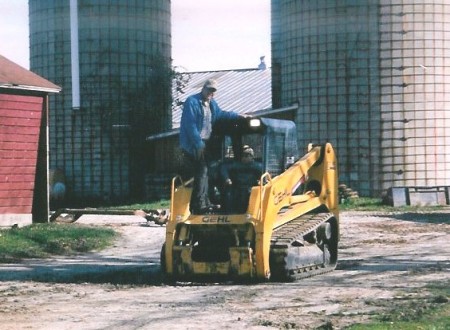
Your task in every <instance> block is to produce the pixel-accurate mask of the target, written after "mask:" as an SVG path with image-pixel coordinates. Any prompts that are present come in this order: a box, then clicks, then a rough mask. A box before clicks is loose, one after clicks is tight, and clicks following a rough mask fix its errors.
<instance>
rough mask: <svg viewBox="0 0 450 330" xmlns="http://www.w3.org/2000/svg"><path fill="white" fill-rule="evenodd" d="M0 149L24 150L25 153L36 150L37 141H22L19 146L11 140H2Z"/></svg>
mask: <svg viewBox="0 0 450 330" xmlns="http://www.w3.org/2000/svg"><path fill="white" fill-rule="evenodd" d="M0 149H2V150H5V151H8V150H22V151H23V152H24V153H26V152H31V151H33V152H36V150H37V143H34V142H33V143H31V142H22V143H21V144H20V145H19V146H18V145H17V144H14V143H11V142H3V141H1V140H0Z"/></svg>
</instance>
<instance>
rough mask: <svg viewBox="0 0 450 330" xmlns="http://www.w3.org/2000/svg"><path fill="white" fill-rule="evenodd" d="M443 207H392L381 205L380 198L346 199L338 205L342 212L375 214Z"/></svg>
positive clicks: (439, 208)
mask: <svg viewBox="0 0 450 330" xmlns="http://www.w3.org/2000/svg"><path fill="white" fill-rule="evenodd" d="M445 208H446V207H445V206H439V205H437V206H401V207H393V206H390V205H385V204H383V202H382V200H381V199H380V198H369V197H359V198H353V199H346V200H345V201H344V202H343V203H341V204H339V209H340V210H342V211H376V212H418V211H421V212H423V211H438V210H442V209H445Z"/></svg>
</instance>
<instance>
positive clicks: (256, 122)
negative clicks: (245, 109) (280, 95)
mask: <svg viewBox="0 0 450 330" xmlns="http://www.w3.org/2000/svg"><path fill="white" fill-rule="evenodd" d="M249 125H250V127H259V126H261V120H260V119H259V118H252V119H250V123H249Z"/></svg>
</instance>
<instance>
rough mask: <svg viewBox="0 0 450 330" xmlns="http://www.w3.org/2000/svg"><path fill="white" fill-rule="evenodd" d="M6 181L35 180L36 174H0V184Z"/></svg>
mask: <svg viewBox="0 0 450 330" xmlns="http://www.w3.org/2000/svg"><path fill="white" fill-rule="evenodd" d="M5 182H34V174H12V175H2V176H0V184H2V183H5Z"/></svg>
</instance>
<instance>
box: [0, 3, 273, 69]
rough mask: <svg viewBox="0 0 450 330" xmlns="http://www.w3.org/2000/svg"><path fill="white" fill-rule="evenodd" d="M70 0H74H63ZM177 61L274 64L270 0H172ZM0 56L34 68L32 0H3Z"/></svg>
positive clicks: (220, 65)
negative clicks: (31, 59)
mask: <svg viewBox="0 0 450 330" xmlns="http://www.w3.org/2000/svg"><path fill="white" fill-rule="evenodd" d="M58 1H69V0H58ZM171 2H172V59H173V65H174V66H176V67H178V68H179V69H180V70H183V71H211V70H231V69H249V68H256V67H257V66H258V64H259V62H260V60H259V58H260V56H265V60H266V64H267V65H268V66H270V58H271V57H270V55H271V54H270V0H245V1H243V0H226V1H223V0H222V1H219V0H216V1H214V0H172V1H171ZM0 24H1V27H2V28H1V29H0V55H3V56H5V57H7V58H8V59H10V60H11V61H13V62H15V63H17V64H19V65H21V66H23V67H25V68H27V69H28V68H29V27H28V0H0Z"/></svg>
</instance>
